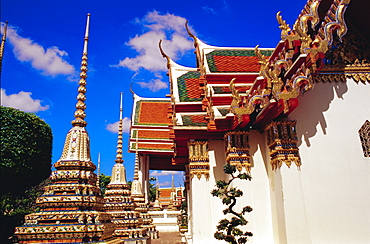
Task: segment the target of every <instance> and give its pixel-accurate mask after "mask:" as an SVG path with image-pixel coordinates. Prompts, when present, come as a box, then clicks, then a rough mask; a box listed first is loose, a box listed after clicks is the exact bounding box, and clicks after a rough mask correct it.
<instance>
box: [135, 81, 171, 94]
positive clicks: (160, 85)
mask: <svg viewBox="0 0 370 244" xmlns="http://www.w3.org/2000/svg"><path fill="white" fill-rule="evenodd" d="M137 83H138V84H139V85H140V87H142V88H149V90H151V91H152V92H157V91H159V90H161V89H166V88H167V87H168V84H167V83H166V82H164V81H161V80H160V79H153V80H151V81H149V82H144V81H140V82H137Z"/></svg>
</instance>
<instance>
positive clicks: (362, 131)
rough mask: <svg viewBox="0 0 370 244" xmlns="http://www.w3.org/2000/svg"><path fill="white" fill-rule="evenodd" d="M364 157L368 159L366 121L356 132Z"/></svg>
mask: <svg viewBox="0 0 370 244" xmlns="http://www.w3.org/2000/svg"><path fill="white" fill-rule="evenodd" d="M358 133H359V135H360V140H361V144H362V150H363V151H364V156H365V157H370V122H369V121H368V120H366V121H365V123H364V124H363V125H362V126H361V128H360V129H359V131H358Z"/></svg>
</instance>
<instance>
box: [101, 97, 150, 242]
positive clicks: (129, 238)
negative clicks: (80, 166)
mask: <svg viewBox="0 0 370 244" xmlns="http://www.w3.org/2000/svg"><path fill="white" fill-rule="evenodd" d="M122 113H123V106H122V92H121V101H120V116H119V126H118V140H117V155H116V160H115V162H116V163H115V164H114V166H113V169H112V176H111V181H110V183H109V184H108V186H107V190H106V191H105V194H106V196H105V197H104V200H105V204H104V209H105V211H106V212H108V213H110V214H111V216H112V222H113V223H115V224H116V230H115V231H114V233H113V237H115V238H118V239H120V240H122V241H123V242H120V243H142V244H144V243H149V241H148V239H149V238H148V235H147V234H146V229H145V228H143V227H141V225H142V224H143V220H142V218H141V215H140V213H139V212H138V211H135V210H134V209H135V205H134V201H133V198H132V197H131V196H130V187H129V185H128V184H127V182H126V169H125V166H124V164H123V162H124V161H123V155H122V127H123V125H122V123H123V120H122Z"/></svg>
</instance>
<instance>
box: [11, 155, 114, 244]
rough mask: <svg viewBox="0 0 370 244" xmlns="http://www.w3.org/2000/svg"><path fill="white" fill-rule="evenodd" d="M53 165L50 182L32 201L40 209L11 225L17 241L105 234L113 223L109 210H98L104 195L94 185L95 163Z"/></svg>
mask: <svg viewBox="0 0 370 244" xmlns="http://www.w3.org/2000/svg"><path fill="white" fill-rule="evenodd" d="M54 166H55V168H56V169H57V170H56V171H54V172H52V175H51V176H50V179H51V180H52V183H51V184H50V185H48V186H46V187H45V191H44V194H43V195H42V196H40V197H38V198H37V201H36V204H37V206H38V207H39V208H40V210H39V211H38V212H36V213H33V214H29V215H27V216H25V223H24V225H22V226H20V227H17V228H16V229H15V235H16V238H17V240H18V242H19V243H72V242H77V243H78V242H88V241H99V240H102V239H106V238H109V237H110V236H111V234H112V233H113V231H114V229H115V225H114V224H113V223H111V216H110V215H109V213H106V212H102V211H101V210H102V209H103V206H104V199H103V197H102V196H101V192H100V189H99V188H98V187H96V186H95V182H96V175H95V174H94V173H93V172H92V170H94V169H95V165H94V164H93V163H91V162H84V163H81V162H62V161H59V162H57V163H56V164H55V165H54ZM65 167H68V168H69V167H72V168H73V169H68V170H67V169H65Z"/></svg>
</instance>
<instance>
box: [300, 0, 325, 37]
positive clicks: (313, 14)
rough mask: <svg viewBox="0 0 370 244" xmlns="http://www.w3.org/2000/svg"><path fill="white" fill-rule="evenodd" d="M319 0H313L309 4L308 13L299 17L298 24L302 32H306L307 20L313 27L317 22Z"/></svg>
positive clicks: (318, 19)
mask: <svg viewBox="0 0 370 244" xmlns="http://www.w3.org/2000/svg"><path fill="white" fill-rule="evenodd" d="M320 2H321V0H316V1H313V2H312V3H311V5H310V12H309V13H308V14H305V15H303V16H302V17H301V18H300V25H301V28H302V30H303V32H304V33H307V32H308V23H307V22H308V21H309V20H310V21H311V27H312V29H314V28H315V27H316V25H317V24H318V23H319V21H320V18H319V12H318V9H319V5H320Z"/></svg>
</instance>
